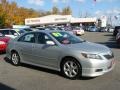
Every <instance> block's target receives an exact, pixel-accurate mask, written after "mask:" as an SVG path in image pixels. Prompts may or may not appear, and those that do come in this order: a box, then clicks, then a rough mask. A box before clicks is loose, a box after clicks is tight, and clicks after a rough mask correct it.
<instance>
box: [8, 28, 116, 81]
mask: <svg viewBox="0 0 120 90" xmlns="http://www.w3.org/2000/svg"><path fill="white" fill-rule="evenodd" d="M6 57H8V58H9V59H10V60H11V62H12V63H13V65H16V66H17V65H20V63H21V62H22V63H27V64H32V65H36V66H40V67H44V68H49V69H53V70H57V71H61V73H62V74H63V75H64V76H66V77H67V78H69V79H76V78H78V77H80V76H87V77H96V76H99V75H103V74H105V73H107V72H109V71H111V70H112V69H113V67H114V65H115V63H114V55H113V53H112V51H111V50H110V48H108V47H106V46H103V45H100V44H95V43H91V42H88V41H85V40H82V39H81V38H79V37H77V36H75V35H72V34H69V33H67V32H65V31H50V30H49V31H48V30H44V31H34V32H29V33H25V34H23V35H21V36H20V37H17V38H15V39H14V40H10V42H9V44H8V47H7V54H6Z"/></svg>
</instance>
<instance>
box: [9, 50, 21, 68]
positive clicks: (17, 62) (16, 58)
mask: <svg viewBox="0 0 120 90" xmlns="http://www.w3.org/2000/svg"><path fill="white" fill-rule="evenodd" d="M11 61H12V64H13V65H15V66H19V65H20V57H19V55H18V53H17V52H12V54H11Z"/></svg>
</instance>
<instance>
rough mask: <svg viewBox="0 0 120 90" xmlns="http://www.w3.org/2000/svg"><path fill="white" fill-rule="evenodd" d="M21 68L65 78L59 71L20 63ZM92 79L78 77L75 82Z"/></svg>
mask: <svg viewBox="0 0 120 90" xmlns="http://www.w3.org/2000/svg"><path fill="white" fill-rule="evenodd" d="M4 60H5V61H6V62H7V63H9V64H11V65H13V64H12V63H11V61H10V60H9V59H8V58H6V57H5V58H4ZM21 66H22V67H25V68H28V69H33V70H37V71H42V72H46V73H50V74H53V75H58V76H61V77H63V78H65V77H64V76H63V74H62V73H61V72H59V71H55V70H51V69H47V68H42V67H38V66H34V65H30V64H25V63H21ZM94 78H95V77H80V78H78V79H77V80H91V79H94ZM65 79H67V78H65ZM68 80H69V79H68Z"/></svg>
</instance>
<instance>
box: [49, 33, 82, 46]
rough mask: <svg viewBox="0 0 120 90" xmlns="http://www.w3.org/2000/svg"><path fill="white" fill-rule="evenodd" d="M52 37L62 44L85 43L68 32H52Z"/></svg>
mask: <svg viewBox="0 0 120 90" xmlns="http://www.w3.org/2000/svg"><path fill="white" fill-rule="evenodd" d="M51 35H52V36H53V37H54V38H55V39H56V40H57V41H58V42H59V43H61V44H76V43H81V42H83V41H84V40H82V39H80V38H77V37H75V36H74V35H71V34H69V33H67V32H52V33H51Z"/></svg>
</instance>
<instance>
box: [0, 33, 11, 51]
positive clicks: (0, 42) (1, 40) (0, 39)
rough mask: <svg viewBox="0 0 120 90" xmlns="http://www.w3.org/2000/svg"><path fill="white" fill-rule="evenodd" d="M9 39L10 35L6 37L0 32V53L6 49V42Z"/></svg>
mask: <svg viewBox="0 0 120 90" xmlns="http://www.w3.org/2000/svg"><path fill="white" fill-rule="evenodd" d="M9 40H10V37H6V36H4V35H3V34H1V33H0V53H1V52H5V51H6V47H7V43H8V41H9Z"/></svg>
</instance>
